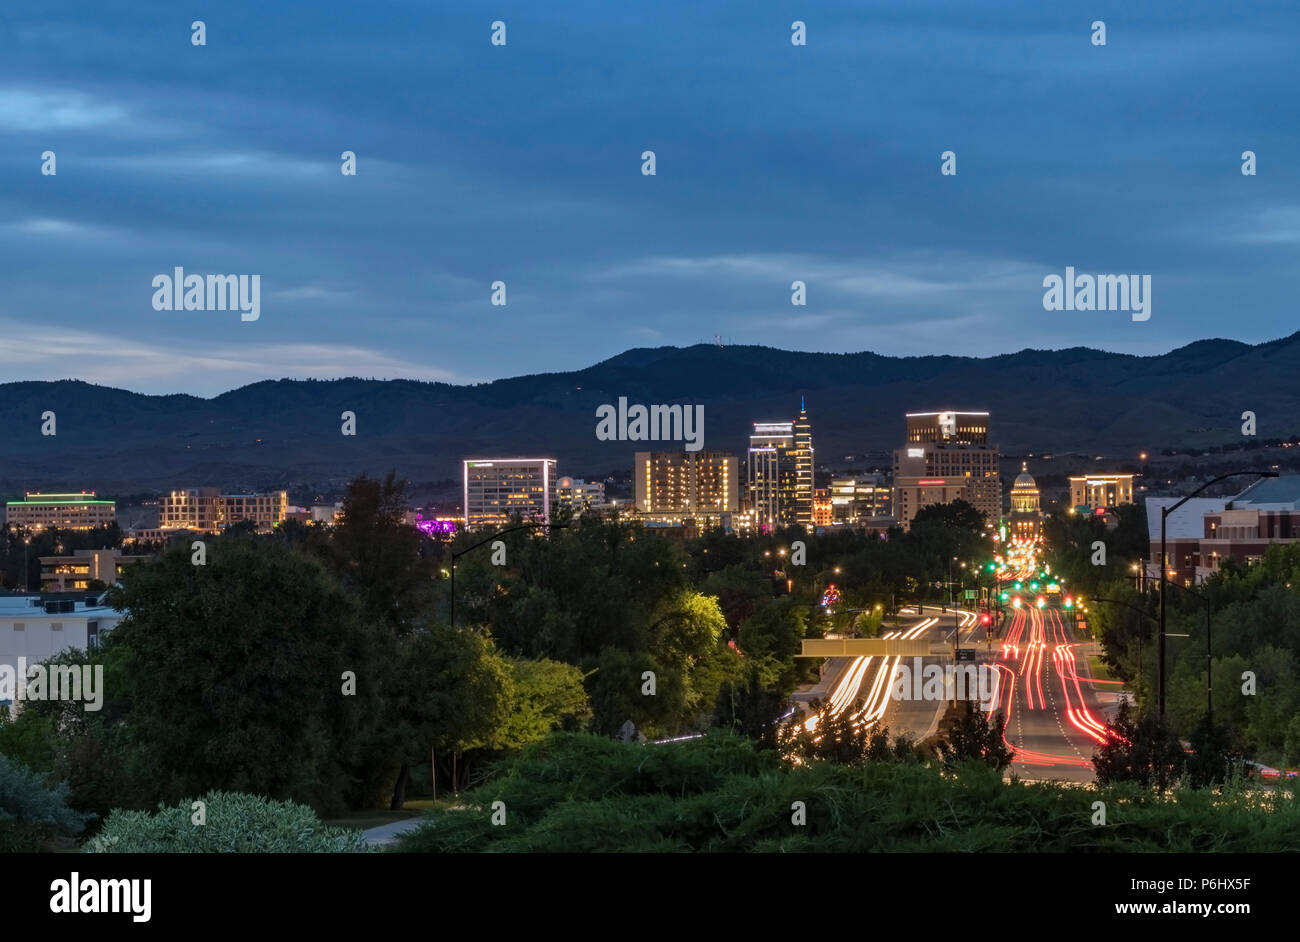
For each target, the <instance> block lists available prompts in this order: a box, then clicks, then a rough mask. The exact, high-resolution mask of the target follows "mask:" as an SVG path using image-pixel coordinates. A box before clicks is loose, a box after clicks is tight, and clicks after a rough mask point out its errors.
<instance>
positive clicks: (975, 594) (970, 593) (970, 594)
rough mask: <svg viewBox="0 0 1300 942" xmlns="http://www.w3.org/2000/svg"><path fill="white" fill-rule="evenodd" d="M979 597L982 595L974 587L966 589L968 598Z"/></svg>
mask: <svg viewBox="0 0 1300 942" xmlns="http://www.w3.org/2000/svg"><path fill="white" fill-rule="evenodd" d="M979 597H980V594H979V592H977V591H976V590H974V589H967V590H966V598H968V599H977V598H979Z"/></svg>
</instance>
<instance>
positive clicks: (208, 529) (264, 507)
mask: <svg viewBox="0 0 1300 942" xmlns="http://www.w3.org/2000/svg"><path fill="white" fill-rule="evenodd" d="M288 513H289V494H288V492H287V491H272V492H270V493H267V494H222V493H221V491H220V489H219V488H215V487H191V488H187V489H185V490H178V491H171V492H169V493H168V494H167V495H165V496H164V497H163V499H162V508H161V511H160V513H159V520H158V523H159V526H160V528H161V529H162V530H164V531H166V530H193V531H195V532H197V533H220V532H221V531H222V530H224V529H226V528H227V527H230V526H233V525H234V524H236V523H245V522H252V523H253V524H255V525H256V526H257V529H258V531H259V532H268V531H270V530H273V529H274V528H275V527H277V526H279V525H280V524H281V523H283V522H284V521H285V518H286V517H287V516H288Z"/></svg>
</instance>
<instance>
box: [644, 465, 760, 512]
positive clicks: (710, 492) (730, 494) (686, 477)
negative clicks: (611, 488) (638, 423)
mask: <svg viewBox="0 0 1300 942" xmlns="http://www.w3.org/2000/svg"><path fill="white" fill-rule="evenodd" d="M739 484H740V471H739V466H738V463H737V461H736V457H735V456H734V455H731V454H728V453H727V452H721V451H638V452H637V453H636V512H637V516H638V517H639V518H643V519H645V520H647V521H651V522H659V523H681V522H683V521H685V520H695V521H696V523H697V524H702V523H716V524H718V525H722V526H729V525H730V524H731V515H732V514H734V513H736V512H737V511H738V510H739V509H740V486H739Z"/></svg>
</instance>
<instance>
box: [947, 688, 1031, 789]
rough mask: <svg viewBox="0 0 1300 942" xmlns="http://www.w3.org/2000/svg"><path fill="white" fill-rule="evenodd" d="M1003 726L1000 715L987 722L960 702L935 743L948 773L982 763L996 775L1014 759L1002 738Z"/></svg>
mask: <svg viewBox="0 0 1300 942" xmlns="http://www.w3.org/2000/svg"><path fill="white" fill-rule="evenodd" d="M1006 723H1007V720H1006V716H1004V715H1003V714H1002V712H1001V711H998V713H997V714H996V715H994V717H993V721H992V722H989V718H988V714H987V713H985V712H984V711H983V710H979V709H976V708H975V704H974V703H972V702H971V701H969V700H965V701H963V702H962V704H961V706H960V707H959V708H958V710H957V715H956V716H955V717H953V719H952V721H951V722H950V724H949V725H948V729H947V731H946V733H945V735H944V738H943V739H942V740H940V742H939V753H940V755H941V756H942V757H943V763H944V765H945V766H946V767H948V768H950V769H952V768H956V767H957V766H958V765H960V764H962V763H964V762H982V763H983V764H985V765H987V766H989V767H990V768H993V769H997V770H998V771H999V772H1000V771H1002V770H1003V769H1005V768H1006V767H1007V766H1009V765H1010V764H1011V760H1012V759H1014V758H1015V753H1013V752H1012V751H1011V749H1010V748H1008V746H1007V744H1006V740H1005V739H1004V738H1003V733H1004V732H1005V730H1006Z"/></svg>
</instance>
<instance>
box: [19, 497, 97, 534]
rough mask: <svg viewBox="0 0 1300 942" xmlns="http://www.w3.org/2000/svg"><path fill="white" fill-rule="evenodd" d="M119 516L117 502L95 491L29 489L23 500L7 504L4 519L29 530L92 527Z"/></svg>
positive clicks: (84, 528) (88, 528)
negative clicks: (46, 492)
mask: <svg viewBox="0 0 1300 942" xmlns="http://www.w3.org/2000/svg"><path fill="white" fill-rule="evenodd" d="M116 519H117V503H116V502H115V501H111V500H100V499H99V498H97V497H95V492H94V491H90V492H89V493H87V492H85V491H82V492H80V493H76V494H42V493H39V492H37V493H31V492H28V494H27V497H26V499H24V500H11V501H8V502H7V503H6V504H5V520H6V522H8V523H9V524H11V525H12V526H15V527H23V528H24V529H28V530H45V529H59V530H92V529H94V528H95V527H106V526H108V525H109V524H111V523H112V522H113V521H114V520H116Z"/></svg>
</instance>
